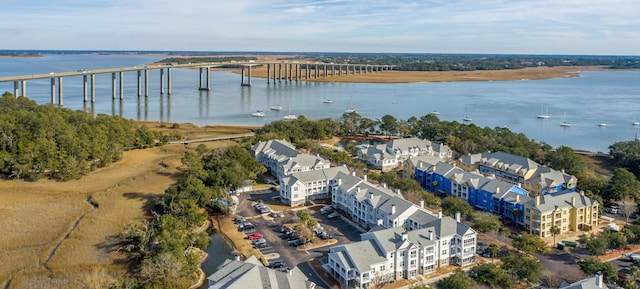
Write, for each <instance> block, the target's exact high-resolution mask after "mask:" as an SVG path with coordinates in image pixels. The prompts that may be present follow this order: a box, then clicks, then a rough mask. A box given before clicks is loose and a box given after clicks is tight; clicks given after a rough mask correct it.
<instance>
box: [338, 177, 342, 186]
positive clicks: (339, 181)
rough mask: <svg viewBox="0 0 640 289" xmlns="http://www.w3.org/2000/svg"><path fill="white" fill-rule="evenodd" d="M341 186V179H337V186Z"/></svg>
mask: <svg viewBox="0 0 640 289" xmlns="http://www.w3.org/2000/svg"><path fill="white" fill-rule="evenodd" d="M341 185H342V178H338V186H341Z"/></svg>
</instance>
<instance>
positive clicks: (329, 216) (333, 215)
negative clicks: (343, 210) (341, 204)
mask: <svg viewBox="0 0 640 289" xmlns="http://www.w3.org/2000/svg"><path fill="white" fill-rule="evenodd" d="M337 217H340V214H338V213H337V212H333V213H331V214H329V215H328V216H327V218H329V219H334V218H337Z"/></svg>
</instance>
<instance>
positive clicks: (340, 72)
mask: <svg viewBox="0 0 640 289" xmlns="http://www.w3.org/2000/svg"><path fill="white" fill-rule="evenodd" d="M338 76H342V65H338Z"/></svg>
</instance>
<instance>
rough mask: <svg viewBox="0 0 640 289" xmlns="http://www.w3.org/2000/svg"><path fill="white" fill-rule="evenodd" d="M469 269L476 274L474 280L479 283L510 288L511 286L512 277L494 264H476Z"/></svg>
mask: <svg viewBox="0 0 640 289" xmlns="http://www.w3.org/2000/svg"><path fill="white" fill-rule="evenodd" d="M471 271H472V272H473V273H475V274H477V275H478V278H477V279H476V280H477V281H478V282H479V283H482V284H486V285H487V286H489V287H492V288H495V287H500V288H511V287H512V286H513V279H511V277H510V276H509V275H508V274H507V272H506V271H505V270H503V269H501V268H499V267H498V266H497V265H496V264H489V263H482V264H478V265H476V266H475V267H473V269H471Z"/></svg>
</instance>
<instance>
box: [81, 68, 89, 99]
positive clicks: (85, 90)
mask: <svg viewBox="0 0 640 289" xmlns="http://www.w3.org/2000/svg"><path fill="white" fill-rule="evenodd" d="M82 92H83V93H82V95H83V96H84V102H87V101H89V89H88V87H87V75H86V74H85V75H83V76H82Z"/></svg>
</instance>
